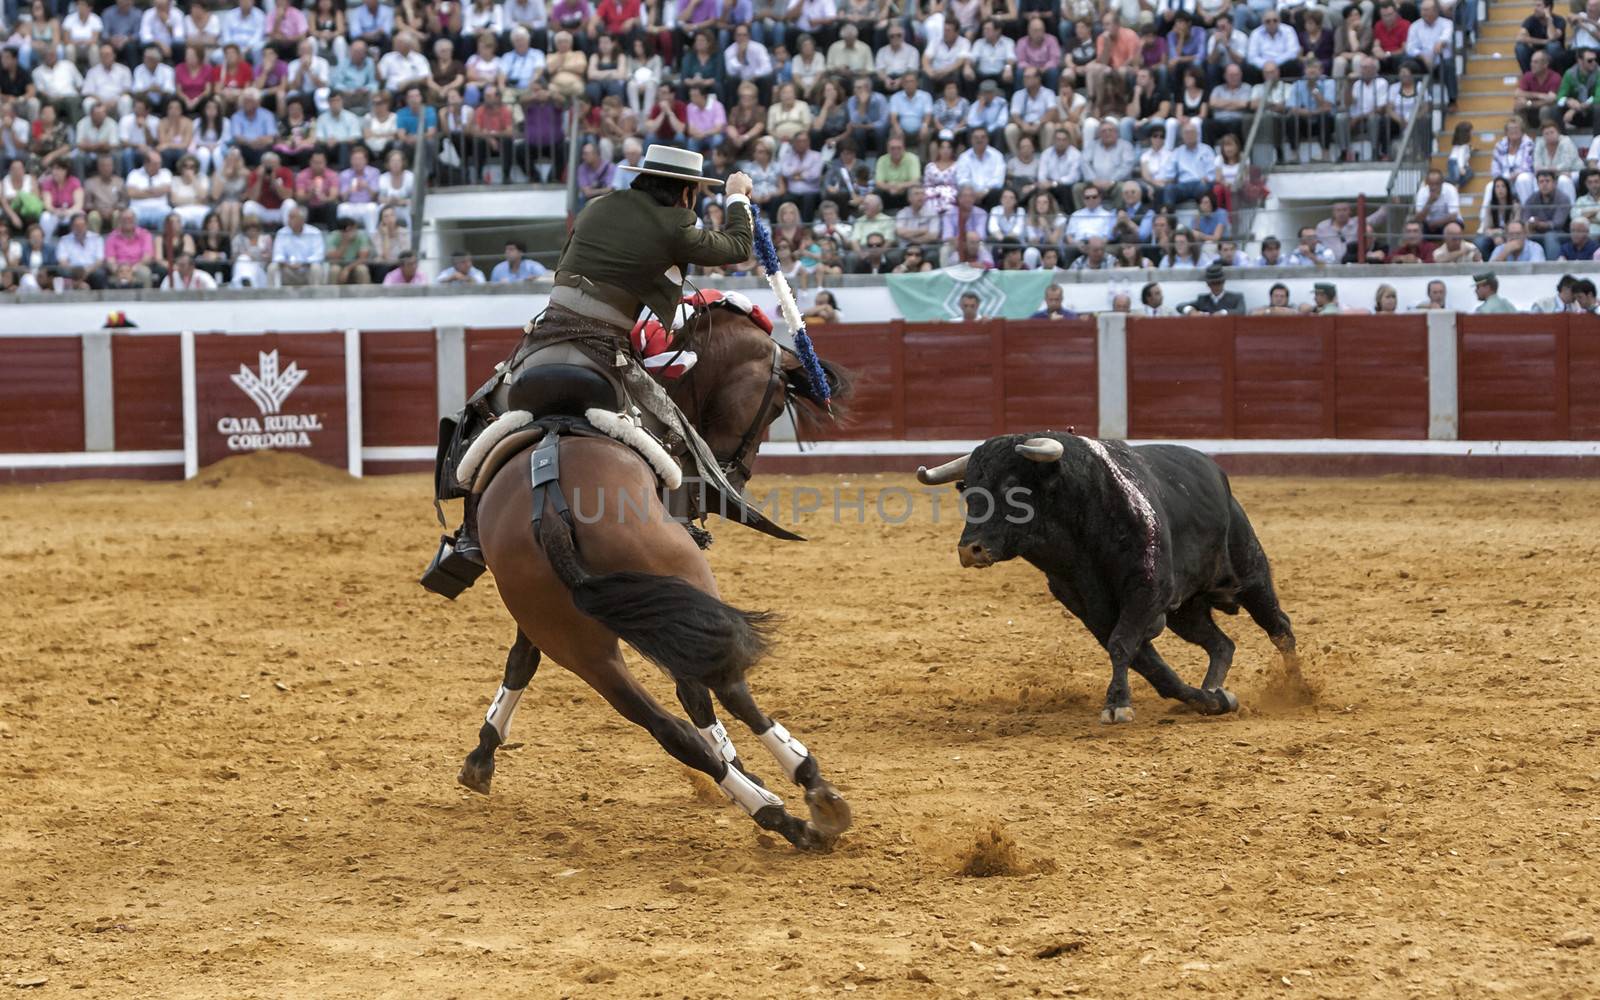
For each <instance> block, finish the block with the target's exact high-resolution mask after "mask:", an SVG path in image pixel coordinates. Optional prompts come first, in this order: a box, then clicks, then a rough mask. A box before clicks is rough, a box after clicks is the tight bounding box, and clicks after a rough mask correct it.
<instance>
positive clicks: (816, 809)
mask: <svg viewBox="0 0 1600 1000" xmlns="http://www.w3.org/2000/svg"><path fill="white" fill-rule="evenodd" d="M806 807H807V808H809V809H810V810H811V824H812V825H813V826H815V827H816V828H817V831H818V832H819V833H821V834H822V835H823V836H825V837H828V838H837V837H838V836H839V835H840V834H841V833H844V832H845V831H846V830H848V829H850V821H851V817H850V803H848V802H846V801H845V800H844V796H843V795H840V794H839V790H838V789H837V788H834V787H833V786H832V785H830V784H828V783H826V782H823V783H822V784H820V785H816V786H814V787H812V788H808V789H806Z"/></svg>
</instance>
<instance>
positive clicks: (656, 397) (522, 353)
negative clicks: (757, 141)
mask: <svg viewBox="0 0 1600 1000" xmlns="http://www.w3.org/2000/svg"><path fill="white" fill-rule="evenodd" d="M702 162H703V161H702V158H701V155H700V154H699V153H695V152H691V151H689V150H685V149H677V148H675V147H672V146H668V145H665V144H663V143H656V144H655V145H653V146H651V147H650V149H649V151H648V152H647V153H646V154H645V158H644V160H643V161H642V162H641V163H640V164H639V165H638V166H637V167H633V166H629V165H627V164H622V165H620V166H619V167H618V168H617V169H619V170H636V171H637V172H638V174H639V176H638V177H637V178H636V179H635V180H634V182H633V186H632V187H630V188H627V189H625V190H621V191H615V192H612V193H611V194H607V195H603V196H601V197H598V198H595V199H594V200H593V201H591V202H589V203H588V204H587V205H586V206H584V208H583V210H582V211H581V212H579V213H578V219H577V222H576V224H575V225H574V226H573V229H572V234H571V235H570V236H569V237H568V238H567V244H566V246H565V247H564V248H563V249H562V251H561V259H560V261H559V262H558V263H557V264H556V275H555V288H554V289H552V290H551V293H550V302H549V305H548V306H547V307H546V309H545V311H544V312H543V313H541V314H540V315H539V316H538V317H536V318H535V319H534V320H533V321H532V322H530V323H529V324H528V325H527V326H526V327H525V328H524V335H523V338H522V342H521V343H520V344H519V345H518V346H517V349H516V351H515V352H513V354H512V356H511V357H510V358H509V359H507V361H506V362H505V364H503V365H502V366H500V368H499V369H497V372H496V375H495V377H494V378H493V379H491V380H490V382H489V384H487V385H485V386H484V387H483V388H481V389H479V390H478V392H477V393H475V394H474V395H473V398H472V399H471V400H470V401H469V402H468V404H467V408H466V410H465V411H464V412H463V414H462V417H463V419H464V420H467V421H473V420H474V418H476V422H477V424H478V425H479V427H480V428H481V426H482V425H484V424H486V423H487V422H488V421H490V420H492V419H493V418H494V417H496V416H498V415H499V414H500V413H503V412H505V409H506V402H505V399H506V395H507V393H508V387H509V386H510V384H511V382H512V381H514V380H515V379H516V377H517V376H519V375H521V374H523V373H524V372H526V371H528V370H529V369H532V368H535V367H539V366H543V365H547V364H577V365H581V366H583V367H587V368H591V369H593V370H595V371H597V372H600V373H601V374H602V375H604V376H606V378H607V379H608V380H610V381H611V382H612V383H613V385H615V386H617V387H618V388H619V389H620V390H621V391H622V392H624V393H626V395H627V397H628V398H629V399H631V401H632V402H633V404H635V405H637V406H639V407H640V408H641V409H642V410H644V411H645V412H646V413H647V414H649V415H650V416H653V417H654V418H655V419H656V420H657V421H659V422H660V425H661V426H662V427H663V428H664V429H665V431H666V432H667V433H668V434H671V435H675V436H676V437H677V438H679V439H680V440H682V441H683V442H684V444H685V445H686V446H687V449H688V452H689V455H688V459H689V460H690V461H692V462H693V465H694V470H693V471H694V472H696V473H697V474H698V475H699V476H701V477H702V478H703V479H705V480H706V481H707V485H708V486H709V487H710V488H711V489H712V490H713V491H716V492H720V493H721V494H722V495H724V496H726V497H727V498H728V499H729V500H732V501H735V502H737V501H738V499H739V496H740V493H739V490H738V488H737V487H735V486H733V485H732V484H729V483H728V482H727V481H726V479H725V478H724V477H723V475H722V472H721V469H720V468H719V466H718V464H717V462H716V459H715V457H714V456H713V455H712V454H711V451H710V449H709V448H708V447H707V446H706V444H705V442H704V441H702V440H701V439H700V436H699V434H698V433H696V432H695V430H694V428H693V427H692V426H690V425H689V423H688V421H687V420H685V419H684V418H683V414H682V413H681V412H679V410H678V408H677V406H676V405H675V404H674V403H673V402H672V400H671V399H670V398H669V397H668V396H667V394H666V391H665V390H663V389H662V388H661V386H660V385H659V384H657V383H656V382H655V380H654V379H653V378H652V377H651V376H650V375H649V373H648V372H646V371H645V369H644V366H643V365H641V364H640V363H639V359H638V358H637V356H636V354H635V352H634V349H633V346H632V343H631V341H630V337H629V334H630V332H631V330H632V328H633V325H634V322H635V321H636V320H637V319H638V318H639V314H640V311H641V309H648V310H649V311H650V312H652V313H654V314H655V316H656V318H657V319H659V320H660V321H661V322H662V323H663V324H664V325H665V326H667V328H668V329H671V327H672V323H673V317H674V314H675V312H676V310H677V307H678V302H679V300H680V299H681V298H682V296H683V278H684V272H685V270H687V269H688V267H689V266H690V265H700V266H702V267H716V266H719V265H728V264H738V263H741V262H743V261H746V260H748V259H750V254H751V244H752V239H753V235H754V222H753V218H752V216H751V212H752V209H751V206H750V190H751V181H750V177H749V176H748V175H747V174H744V173H742V172H735V173H732V174H730V175H729V176H728V180H727V184H726V188H725V190H726V197H725V198H724V199H723V206H724V211H725V215H726V220H727V221H726V222H725V224H724V225H723V228H722V229H721V230H720V231H718V230H710V229H702V228H700V227H699V225H698V222H699V219H698V217H697V216H696V215H695V212H694V206H695V204H696V203H697V202H698V200H699V197H700V194H701V193H702V191H703V189H704V188H705V187H707V186H714V185H720V184H722V183H723V182H722V181H719V180H716V179H714V178H710V177H706V176H705V175H704V172H703V170H702ZM458 458H459V455H458V454H456V450H455V449H448V448H447V449H441V457H440V462H441V467H440V468H439V469H436V470H435V476H436V480H435V481H436V482H437V483H440V484H453V483H454V469H453V467H450V466H449V465H448V463H452V462H454V461H455V460H456V459H458ZM461 485H463V486H465V485H466V484H461ZM442 492H444V490H443V488H442V487H441V493H442ZM456 495H459V494H456ZM465 501H466V502H465V510H464V520H463V524H462V526H461V528H460V529H459V530H458V531H457V532H456V535H455V537H454V539H451V540H447V542H446V543H445V544H444V546H443V547H442V548H441V550H440V553H439V555H438V556H436V557H435V565H434V566H431V567H430V568H429V574H428V575H427V576H425V577H424V578H423V586H426V587H429V589H435V588H434V587H433V586H431V585H430V583H429V581H430V579H436V578H435V570H442V571H444V572H445V574H446V575H447V576H449V577H450V578H451V580H450V581H449V582H453V583H455V584H457V585H458V586H457V587H455V588H454V589H455V592H457V593H459V590H460V589H462V588H461V587H460V586H459V584H461V582H462V580H463V579H465V580H466V585H467V586H470V585H471V580H472V579H475V578H476V576H477V574H479V573H481V572H482V571H483V551H482V549H481V548H480V546H479V544H478V538H477V534H478V530H477V497H476V496H468V497H466V498H465ZM752 516H755V517H759V515H752ZM439 592H440V593H445V591H444V590H440V591H439ZM446 596H454V595H453V594H449V593H447V594H446Z"/></svg>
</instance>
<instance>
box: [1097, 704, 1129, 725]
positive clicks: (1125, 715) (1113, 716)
mask: <svg viewBox="0 0 1600 1000" xmlns="http://www.w3.org/2000/svg"><path fill="white" fill-rule="evenodd" d="M1132 721H1133V706H1132V705H1123V706H1122V707H1120V708H1112V707H1110V706H1109V705H1108V706H1106V707H1105V708H1104V709H1101V711H1100V724H1101V725H1105V726H1114V725H1118V724H1119V723H1123V722H1132Z"/></svg>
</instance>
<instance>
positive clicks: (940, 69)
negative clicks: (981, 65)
mask: <svg viewBox="0 0 1600 1000" xmlns="http://www.w3.org/2000/svg"><path fill="white" fill-rule="evenodd" d="M971 59H972V43H971V42H969V41H967V40H966V39H965V38H963V37H962V36H961V33H960V31H959V29H958V28H957V26H956V23H955V19H954V18H946V19H945V21H944V25H943V27H942V29H941V30H940V34H939V37H938V38H936V39H934V40H933V41H931V42H929V43H928V45H927V47H926V48H925V49H923V50H922V76H923V78H924V79H925V80H927V81H928V86H929V87H930V88H933V89H936V90H940V91H942V90H944V86H945V84H946V83H956V84H959V83H960V81H961V79H962V77H963V76H964V74H965V72H966V69H967V65H968V63H969V62H971Z"/></svg>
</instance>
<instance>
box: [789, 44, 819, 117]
mask: <svg viewBox="0 0 1600 1000" xmlns="http://www.w3.org/2000/svg"><path fill="white" fill-rule="evenodd" d="M827 72H828V61H827V59H826V58H825V57H824V56H823V54H822V53H821V52H818V51H817V41H816V39H815V38H814V37H812V36H811V35H810V34H804V35H801V36H800V40H799V43H798V45H797V50H796V52H795V54H794V58H792V59H790V60H789V79H790V82H791V83H792V84H793V85H794V87H795V93H796V94H798V95H799V96H800V97H802V98H804V99H805V100H807V101H810V100H813V99H815V98H816V97H818V96H820V95H819V94H818V93H817V88H818V87H819V86H820V85H821V84H822V78H823V77H824V76H826V75H827Z"/></svg>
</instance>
